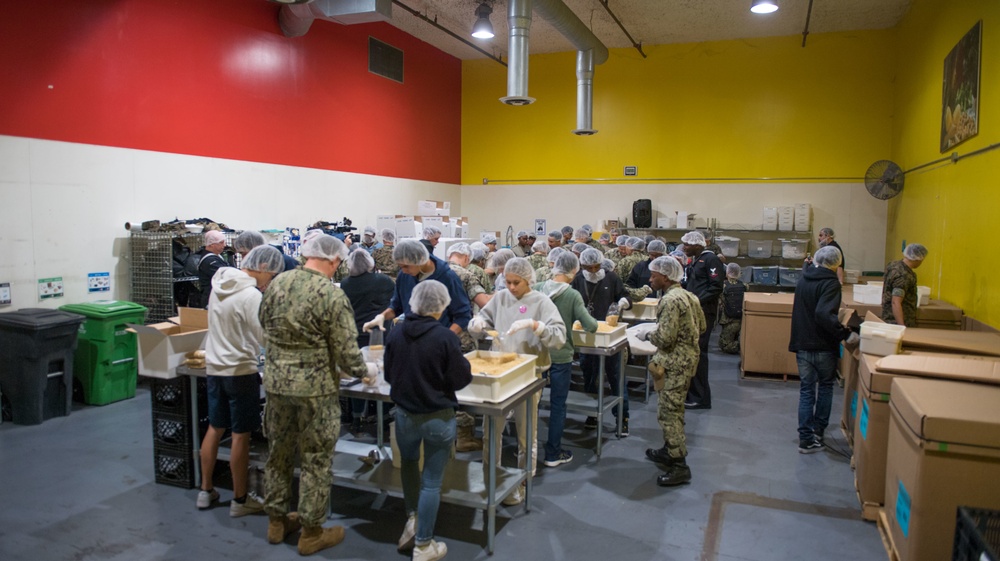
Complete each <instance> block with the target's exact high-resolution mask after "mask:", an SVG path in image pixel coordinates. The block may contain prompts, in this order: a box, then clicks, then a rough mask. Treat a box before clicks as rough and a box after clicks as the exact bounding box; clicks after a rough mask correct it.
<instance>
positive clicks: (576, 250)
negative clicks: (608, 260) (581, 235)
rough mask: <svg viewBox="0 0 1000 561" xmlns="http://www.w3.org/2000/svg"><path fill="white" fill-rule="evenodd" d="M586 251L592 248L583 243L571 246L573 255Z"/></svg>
mask: <svg viewBox="0 0 1000 561" xmlns="http://www.w3.org/2000/svg"><path fill="white" fill-rule="evenodd" d="M588 249H594V248H592V247H590V246H589V245H587V244H585V243H575V244H573V253H583V252H584V251H587V250H588ZM594 251H597V250H596V249H594Z"/></svg>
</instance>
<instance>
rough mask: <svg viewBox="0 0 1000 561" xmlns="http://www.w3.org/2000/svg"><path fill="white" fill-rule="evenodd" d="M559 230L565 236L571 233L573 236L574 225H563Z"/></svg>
mask: <svg viewBox="0 0 1000 561" xmlns="http://www.w3.org/2000/svg"><path fill="white" fill-rule="evenodd" d="M559 231H560V232H561V233H562V235H563V237H565V236H566V235H567V234H569V235H571V236H572V235H573V227H572V226H563V227H562V228H561V229H560V230H559Z"/></svg>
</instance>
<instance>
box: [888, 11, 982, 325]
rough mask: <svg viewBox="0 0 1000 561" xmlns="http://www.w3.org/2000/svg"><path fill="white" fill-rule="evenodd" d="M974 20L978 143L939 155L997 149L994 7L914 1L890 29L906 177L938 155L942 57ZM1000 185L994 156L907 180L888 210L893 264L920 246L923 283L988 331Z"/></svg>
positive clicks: (899, 153)
mask: <svg viewBox="0 0 1000 561" xmlns="http://www.w3.org/2000/svg"><path fill="white" fill-rule="evenodd" d="M980 19H982V20H983V39H982V65H981V73H980V101H979V114H980V120H979V135H978V136H976V137H973V138H972V139H970V140H968V141H966V142H965V143H963V144H960V145H958V146H956V147H953V148H951V149H949V150H947V151H946V152H945V154H944V155H948V154H951V153H952V152H957V153H959V154H966V153H968V152H971V151H973V150H976V149H978V148H982V147H985V146H988V145H990V144H994V143H997V142H1000V2H997V1H996V0H954V1H949V2H940V1H936V0H934V1H931V0H916V1H914V3H913V7H912V8H911V10H910V13H909V14H907V16H906V18H905V19H904V20H903V22H902V23H901V24H900V25H899V27H898V29H897V35H898V38H899V42H898V45H897V46H896V49H897V52H898V55H897V60H898V61H899V66H898V69H897V71H896V87H895V97H894V113H895V115H896V116H895V119H894V121H893V135H892V143H893V149H892V159H893V160H894V161H896V162H897V163H899V164H900V166H902V168H903V169H910V168H913V167H916V166H919V165H921V164H924V163H926V162H929V161H932V160H934V159H937V158H940V157H941V156H942V154H941V152H940V151H939V143H940V127H941V103H942V102H941V96H942V92H941V90H942V77H943V67H944V58H945V56H947V54H948V52H949V51H950V50H951V49H952V47H954V45H955V44H956V43H957V42H958V40H959V39H961V38H962V36H964V35H965V33H966V32H967V31H968V30H969V29H971V28H972V26H973V25H974V24H975V23H976V22H977V21H979V20H980ZM998 179H1000V150H994V151H991V152H987V153H985V154H983V155H980V156H974V157H972V158H969V159H966V160H961V161H960V162H958V163H957V164H950V163H949V164H945V165H943V166H941V167H936V168H930V169H929V170H927V171H924V170H921V171H917V172H914V173H912V174H910V175H907V176H906V183H905V187H904V190H903V194H902V195H901V196H899V197H897V198H895V199H893V200H892V201H891V202H890V205H889V217H888V232H887V237H886V240H887V241H886V256H887V257H888V258H890V259H897V258H898V257H899V255H900V249H901V246H902V244H903V242H904V241H906V242H911V243H912V242H919V243H923V244H924V245H926V246H927V247H928V249H929V250H930V254H929V256H928V258H927V260H926V262H925V263H924V264H923V265H922V266H921V268H920V269H918V270H917V276H918V278H919V282H920V284H924V285H928V286H930V287H931V288H932V293H931V294H932V296H933V297H940V298H942V299H944V300H947V301H949V302H952V303H953V304H955V305H957V306H960V307H962V308H963V309H964V310H965V313H966V314H967V315H970V316H972V317H974V318H976V319H978V320H980V321H983V322H986V323H988V324H990V325H992V326H993V327H1000V290H998V289H1000V281H998V279H1000V276H998V274H997V272H996V271H995V270H994V266H993V263H994V262H995V261H996V258H995V257H994V255H995V248H994V245H995V244H994V240H995V239H996V224H998V223H1000V220H998V219H997V212H998V210H1000V181H998Z"/></svg>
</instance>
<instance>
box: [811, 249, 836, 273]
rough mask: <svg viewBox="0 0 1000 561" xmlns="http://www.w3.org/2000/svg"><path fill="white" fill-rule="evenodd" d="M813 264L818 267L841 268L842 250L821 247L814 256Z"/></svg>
mask: <svg viewBox="0 0 1000 561" xmlns="http://www.w3.org/2000/svg"><path fill="white" fill-rule="evenodd" d="M813 263H815V264H816V266H817V267H826V268H827V269H836V268H837V267H839V266H840V250H838V249H837V248H835V247H833V246H830V245H828V246H826V247H821V248H819V250H818V251H817V252H816V255H814V256H813Z"/></svg>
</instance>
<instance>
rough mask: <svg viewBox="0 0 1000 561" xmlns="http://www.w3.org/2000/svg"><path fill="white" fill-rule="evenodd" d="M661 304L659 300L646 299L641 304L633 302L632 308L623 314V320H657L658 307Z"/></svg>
mask: <svg viewBox="0 0 1000 561" xmlns="http://www.w3.org/2000/svg"><path fill="white" fill-rule="evenodd" d="M659 303H660V300H659V298H646V299H644V300H640V301H639V302H632V307H631V308H629V309H627V310H625V311H624V312H622V319H627V320H655V319H656V305H657V304H659Z"/></svg>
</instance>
